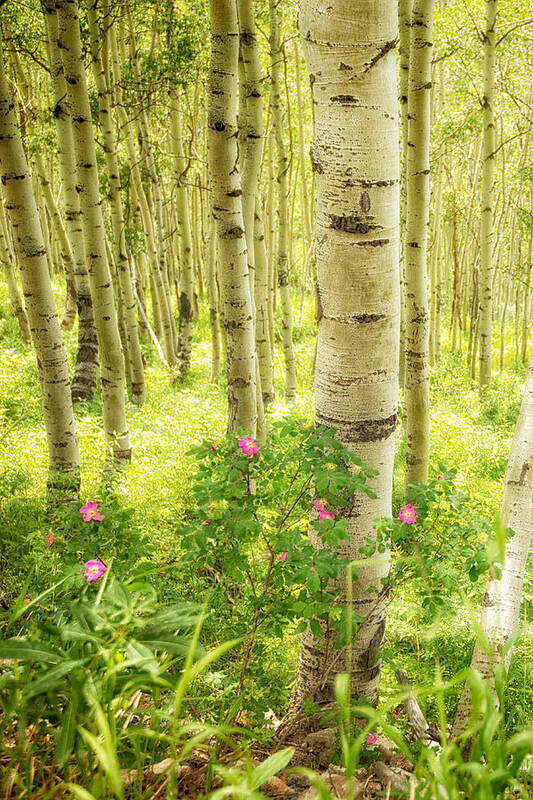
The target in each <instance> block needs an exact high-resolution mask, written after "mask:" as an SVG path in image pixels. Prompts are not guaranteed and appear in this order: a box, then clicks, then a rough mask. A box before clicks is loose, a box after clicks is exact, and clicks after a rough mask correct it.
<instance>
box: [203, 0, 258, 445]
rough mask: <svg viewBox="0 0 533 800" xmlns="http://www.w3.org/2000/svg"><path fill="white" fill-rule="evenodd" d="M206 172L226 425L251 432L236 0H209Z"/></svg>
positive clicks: (253, 406)
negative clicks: (217, 268) (212, 224)
mask: <svg viewBox="0 0 533 800" xmlns="http://www.w3.org/2000/svg"><path fill="white" fill-rule="evenodd" d="M210 20H211V61H210V70H209V111H208V129H209V175H210V185H211V190H212V202H213V216H214V218H215V224H216V232H217V244H218V258H219V264H220V272H219V278H220V289H221V295H222V303H223V306H224V321H223V324H224V328H225V331H226V360H227V375H228V430H234V429H235V428H244V429H246V430H247V431H249V432H251V433H252V435H255V431H256V424H257V402H256V363H255V341H254V324H253V313H252V299H251V293H250V281H249V273H248V255H247V251H246V236H245V229H244V219H243V215H242V204H241V196H242V189H241V181H240V174H239V169H238V153H237V130H238V128H237V102H238V58H239V26H238V22H237V7H236V0H210Z"/></svg>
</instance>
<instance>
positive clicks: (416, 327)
mask: <svg viewBox="0 0 533 800" xmlns="http://www.w3.org/2000/svg"><path fill="white" fill-rule="evenodd" d="M433 8H434V0H413V7H412V12H411V48H410V56H409V96H408V116H409V119H408V144H407V208H406V220H405V299H406V309H405V408H406V415H407V426H406V432H407V451H406V457H405V461H406V464H405V487H406V489H407V487H408V486H409V484H416V483H420V482H422V483H425V482H426V481H427V476H428V468H429V375H428V350H429V312H428V297H427V263H426V262H427V233H428V222H429V140H430V118H431V113H430V108H431V107H430V100H431V92H430V90H431V54H432V52H433V40H432V37H433Z"/></svg>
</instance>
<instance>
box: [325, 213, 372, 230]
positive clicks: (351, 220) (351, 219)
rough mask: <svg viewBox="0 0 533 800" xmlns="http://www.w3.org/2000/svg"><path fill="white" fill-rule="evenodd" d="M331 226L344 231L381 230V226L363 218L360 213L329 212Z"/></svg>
mask: <svg viewBox="0 0 533 800" xmlns="http://www.w3.org/2000/svg"><path fill="white" fill-rule="evenodd" d="M329 218H330V219H331V226H330V227H332V228H333V229H334V230H336V231H344V233H361V234H365V233H370V231H375V230H381V228H382V226H381V225H377V224H376V223H373V222H370V221H368V220H365V219H364V218H363V217H362V216H361V215H360V214H357V213H355V214H346V215H344V214H343V215H338V214H329Z"/></svg>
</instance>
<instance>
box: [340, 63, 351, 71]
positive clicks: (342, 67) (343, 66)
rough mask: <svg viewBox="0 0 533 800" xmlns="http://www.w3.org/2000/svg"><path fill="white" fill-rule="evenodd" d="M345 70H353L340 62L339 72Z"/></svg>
mask: <svg viewBox="0 0 533 800" xmlns="http://www.w3.org/2000/svg"><path fill="white" fill-rule="evenodd" d="M345 69H349V70H353V67H351V66H350V65H349V64H344V63H343V62H342V61H341V63H340V65H339V70H345Z"/></svg>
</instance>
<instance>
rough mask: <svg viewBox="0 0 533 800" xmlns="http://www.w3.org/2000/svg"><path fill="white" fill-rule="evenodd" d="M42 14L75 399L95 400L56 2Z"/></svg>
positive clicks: (46, 4)
mask: <svg viewBox="0 0 533 800" xmlns="http://www.w3.org/2000/svg"><path fill="white" fill-rule="evenodd" d="M42 10H43V14H44V19H45V23H46V32H47V41H48V60H49V65H50V77H51V80H52V90H53V96H54V108H53V117H54V121H55V127H56V135H57V155H58V165H59V175H60V178H61V188H62V191H63V208H64V211H65V227H66V229H67V232H68V238H69V241H70V246H71V248H72V255H73V258H74V282H75V286H76V305H77V309H78V350H77V353H76V365H75V367H74V375H73V377H72V399H73V400H91V399H92V398H93V396H94V393H95V391H96V382H97V377H98V339H97V335H96V328H95V325H94V313H93V301H92V297H91V289H90V285H89V275H88V272H87V263H86V258H85V242H84V240H83V228H82V224H81V211H80V199H79V196H78V192H77V189H76V185H77V177H76V157H75V153H74V139H73V135H72V120H71V116H70V106H69V103H68V99H67V84H66V81H65V75H64V71H63V62H62V60H61V51H60V49H59V43H58V27H57V14H56V9H55V0H43V2H42Z"/></svg>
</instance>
